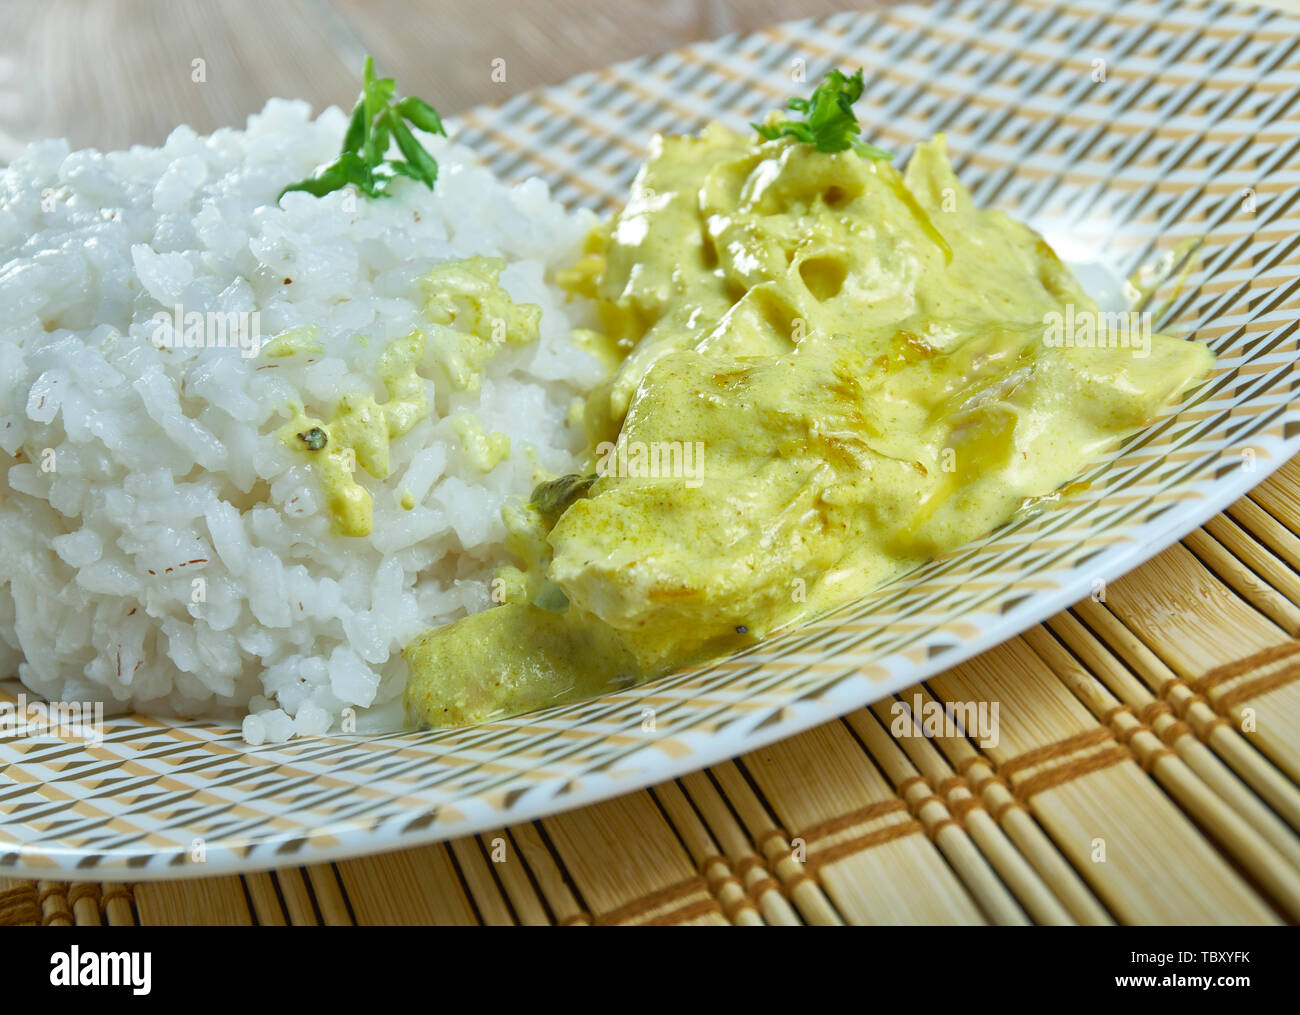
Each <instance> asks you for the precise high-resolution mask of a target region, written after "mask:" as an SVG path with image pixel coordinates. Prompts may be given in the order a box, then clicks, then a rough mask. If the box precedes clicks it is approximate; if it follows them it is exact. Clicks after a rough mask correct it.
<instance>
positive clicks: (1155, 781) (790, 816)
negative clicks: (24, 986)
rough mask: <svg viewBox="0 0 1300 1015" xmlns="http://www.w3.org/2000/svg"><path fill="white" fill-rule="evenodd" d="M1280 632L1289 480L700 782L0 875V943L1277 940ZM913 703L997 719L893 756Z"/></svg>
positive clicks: (1287, 587)
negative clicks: (459, 824)
mask: <svg viewBox="0 0 1300 1015" xmlns="http://www.w3.org/2000/svg"><path fill="white" fill-rule="evenodd" d="M1298 636H1300V458H1298V459H1294V460H1292V461H1291V462H1289V463H1288V464H1287V465H1286V466H1284V467H1283V468H1282V469H1281V470H1280V471H1279V472H1278V473H1277V474H1275V475H1274V476H1273V477H1271V478H1270V479H1269V480H1268V481H1266V482H1265V483H1264V484H1263V485H1261V486H1260V487H1258V488H1257V489H1256V490H1255V491H1254V492H1252V493H1251V495H1250V496H1249V497H1246V498H1244V499H1242V500H1241V501H1239V502H1237V503H1236V504H1234V505H1233V506H1232V507H1231V508H1229V509H1228V510H1227V511H1226V512H1225V513H1224V514H1222V515H1220V516H1218V517H1217V518H1215V519H1214V520H1213V521H1211V522H1209V523H1207V524H1206V525H1205V526H1204V527H1203V528H1201V529H1198V530H1197V531H1195V532H1194V533H1192V534H1191V535H1189V536H1188V537H1187V538H1186V539H1184V540H1183V541H1182V542H1181V543H1179V544H1176V545H1175V546H1173V547H1171V548H1170V549H1169V550H1166V551H1165V552H1164V553H1162V554H1160V555H1159V556H1158V557H1156V558H1155V559H1154V560H1152V561H1150V562H1149V563H1148V564H1146V565H1145V566H1143V567H1142V568H1139V569H1138V570H1137V571H1135V572H1133V573H1132V574H1130V575H1128V576H1126V577H1124V578H1122V579H1120V580H1118V581H1116V582H1113V583H1111V584H1110V585H1109V586H1107V587H1106V588H1104V589H1099V590H1098V591H1097V592H1095V593H1094V595H1093V596H1092V597H1090V598H1088V599H1085V600H1084V601H1082V602H1080V603H1078V604H1076V605H1075V606H1074V607H1073V608H1072V609H1070V610H1068V611H1066V612H1064V613H1061V614H1059V615H1058V616H1056V617H1054V618H1052V619H1051V620H1050V621H1048V622H1047V623H1046V624H1043V625H1041V626H1039V627H1037V628H1034V629H1032V630H1030V631H1028V632H1027V633H1025V634H1024V635H1023V636H1021V637H1019V638H1016V639H1014V640H1012V641H1010V642H1007V643H1005V644H1003V645H1001V646H999V647H998V648H996V649H993V650H992V651H990V652H987V653H985V654H984V655H982V656H979V657H978V658H976V659H973V660H971V661H970V662H968V663H965V664H963V665H961V666H958V667H956V668H954V669H951V670H948V671H947V672H945V673H943V674H941V675H939V676H937V677H935V678H933V679H932V680H929V681H927V682H926V683H925V684H924V685H918V686H917V687H915V688H910V689H909V690H907V691H905V692H903V693H902V694H901V695H899V696H898V698H897V699H886V700H885V701H882V702H879V703H877V704H876V705H874V706H872V707H871V708H865V709H861V710H859V711H857V712H855V713H853V714H851V715H849V716H847V717H846V718H844V719H843V720H840V721H838V722H833V723H828V724H826V725H824V726H821V727H818V728H816V729H813V730H811V731H809V732H807V733H804V734H801V735H799V736H796V737H793V738H791V739H789V740H786V741H783V742H781V743H777V744H774V745H772V746H770V747H767V748H764V749H762V750H759V751H756V752H754V753H752V754H747V755H744V756H743V757H740V758H736V759H734V760H732V761H729V762H726V763H725V764H722V765H719V766H716V767H714V768H712V769H709V770H708V771H704V772H697V773H694V774H691V775H688V776H686V777H684V778H682V779H678V780H675V781H672V782H666V783H662V784H661V785H658V786H655V787H653V788H651V789H649V790H644V791H641V792H638V793H633V794H630V795H628V796H624V797H620V798H618V799H615V800H611V801H608V802H606V803H602V804H597V805H594V806H591V807H587V808H584V809H581V810H578V811H573V812H570V813H567V814H560V815H556V816H553V817H549V818H545V819H543V820H541V821H537V822H533V823H531V824H524V825H516V826H513V827H510V828H505V829H500V830H497V831H493V832H489V833H485V834H483V835H479V836H474V837H471V838H465V839H459V840H456V841H453V842H450V843H446V844H440V845H434V846H426V847H421V848H419V849H413V850H406V851H403V852H398V853H390V854H386V855H381V856H372V857H365V858H361V859H356V860H347V861H342V862H339V863H333V864H322V865H318V866H313V867H300V868H286V869H283V870H277V871H274V872H270V873H261V874H252V875H247V876H243V877H222V878H212V879H206V880H191V881H170V882H154V883H142V884H137V885H118V884H96V883H66V882H45V881H41V882H22V881H11V880H4V879H0V924H32V925H40V924H44V925H46V926H60V925H72V924H75V925H77V926H87V925H99V924H108V925H125V924H170V923H189V924H199V923H203V924H207V923H219V924H274V925H282V924H380V923H417V922H418V923H425V922H433V923H448V924H514V923H518V924H575V923H581V924H589V923H595V924H646V923H653V924H685V923H711V924H726V923H734V924H762V923H771V924H799V923H810V924H837V923H999V924H1017V923H1031V922H1036V923H1049V924H1064V923H1088V924H1097V923H1144V924H1163V923H1196V924H1200V923H1252V924H1254V923H1277V922H1297V921H1300V836H1297V831H1298V830H1300V786H1298V785H1297V782H1298V781H1300V683H1297V678H1300V637H1298ZM917 695H919V696H920V697H921V700H922V702H928V701H934V700H937V701H940V702H943V701H958V702H987V703H989V704H990V706H991V705H992V703H997V705H998V733H999V737H998V742H997V744H996V746H994V745H992V744H990V745H989V746H988V747H981V746H980V744H979V743H977V742H976V741H975V740H972V739H968V738H966V737H958V736H952V737H945V736H936V737H916V736H901V737H897V736H894V735H893V734H892V733H891V726H895V725H896V722H895V717H894V716H895V712H894V703H895V701H897V700H902V701H903V702H906V703H908V704H909V705H910V704H912V703H913V702H914V700H915V697H916V696H917ZM922 714H924V712H923V713H922Z"/></svg>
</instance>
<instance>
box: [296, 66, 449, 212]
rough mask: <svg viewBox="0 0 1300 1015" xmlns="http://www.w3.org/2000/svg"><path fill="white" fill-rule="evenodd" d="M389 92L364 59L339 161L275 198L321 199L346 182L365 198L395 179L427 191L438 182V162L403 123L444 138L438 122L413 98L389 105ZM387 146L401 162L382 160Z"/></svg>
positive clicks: (388, 82) (390, 86)
mask: <svg viewBox="0 0 1300 1015" xmlns="http://www.w3.org/2000/svg"><path fill="white" fill-rule="evenodd" d="M394 91H395V82H394V80H393V79H392V78H376V77H375V61H374V58H373V57H370V56H367V57H366V65H365V69H364V70H363V72H362V88H361V95H360V96H359V97H358V99H357V104H356V106H355V107H354V108H353V110H352V118H351V119H350V120H349V121H348V129H347V133H346V134H344V135H343V150H342V151H341V152H339V157H338V158H337V159H335V160H334V161H333V162H331V163H330V164H329V165H327V166H322V167H321V168H320V169H319V170H317V171H316V175H315V176H312V177H310V178H308V179H306V180H300V181H299V182H297V183H291V184H290V185H289V186H287V187H285V188H284V190H282V191H280V197H284V195H285V194H287V193H289V191H291V190H305V191H307V193H309V194H315V195H316V196H317V197H324V196H325V195H326V194H328V193H330V192H331V191H335V190H339V189H341V188H342V187H346V186H347V185H348V184H349V183H350V184H352V185H353V186H355V187H356V188H357V189H358V190H359V191H361V193H363V194H365V195H366V196H367V197H383V196H385V195H386V194H387V193H388V187H389V185H390V184H391V183H392V182H393V181H394V180H395V179H397V178H398V177H399V176H405V177H409V178H410V179H412V180H419V181H420V182H422V183H424V184H425V185H426V186H427V187H428V188H429V189H430V190H432V189H433V184H434V181H435V180H437V179H438V163H437V162H436V161H435V160H434V158H433V156H432V155H430V154H429V153H428V152H427V151H425V150H424V146H423V145H421V144H420V142H419V141H417V140H416V139H415V135H414V134H412V133H411V128H410V127H408V126H407V124H408V123H409V124H411V125H412V126H414V127H418V128H419V129H420V130H423V131H425V132H427V133H429V134H441V135H442V136H443V137H446V136H447V132H446V131H445V130H444V129H443V126H442V118H441V117H440V116H439V115H438V111H437V110H436V109H434V108H433V107H432V106H431V105H429V104H428V103H427V102H425V101H424V100H423V99H417V98H416V97H415V96H413V95H409V96H407V97H406V98H404V99H400V100H398V101H396V102H394V101H393V92H394ZM391 141H396V142H397V148H398V151H400V152H401V153H402V158H400V159H390V158H386V156H387V155H388V148H389V143H390V142H391ZM276 200H279V198H276Z"/></svg>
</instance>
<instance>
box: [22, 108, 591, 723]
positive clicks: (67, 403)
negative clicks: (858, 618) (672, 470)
mask: <svg viewBox="0 0 1300 1015" xmlns="http://www.w3.org/2000/svg"><path fill="white" fill-rule="evenodd" d="M345 119H346V118H345V116H344V115H343V114H342V113H341V112H340V111H339V110H337V109H330V110H327V111H326V112H325V113H324V114H322V115H321V116H320V117H319V118H318V119H316V120H314V121H313V120H312V119H311V118H310V111H309V109H308V107H307V106H306V105H305V104H304V103H300V102H285V101H272V102H270V103H269V104H268V105H267V106H266V108H265V109H264V110H263V111H262V112H261V113H260V114H258V115H256V116H253V117H251V118H250V119H249V121H248V125H247V129H246V130H244V131H235V130H222V131H218V132H217V133H216V134H214V135H212V136H211V137H198V136H197V135H195V133H194V132H193V131H191V130H189V129H188V128H185V127H182V128H180V129H178V130H176V131H175V132H174V133H173V134H172V135H171V137H169V138H168V139H167V142H166V144H164V145H163V146H162V147H161V148H143V147H136V148H133V149H131V150H130V151H127V152H113V153H110V154H101V153H98V152H94V151H78V152H70V151H69V150H68V146H67V144H66V143H65V142H61V141H48V142H42V143H39V144H35V145H32V146H31V147H30V148H28V149H27V150H26V151H25V152H23V153H22V154H21V155H20V156H19V157H18V158H17V159H16V160H15V161H14V162H13V164H12V165H11V166H10V167H9V168H8V169H7V170H6V171H4V173H3V177H2V181H0V205H2V206H3V214H0V247H3V250H4V253H3V256H0V676H12V675H13V674H14V673H17V675H18V676H19V677H20V678H21V680H22V681H23V683H24V684H26V686H27V687H29V688H30V689H32V690H34V691H36V692H38V693H40V694H43V695H45V696H46V697H48V698H50V699H57V700H65V701H87V700H102V701H104V702H105V705H106V707H108V708H110V709H114V708H116V709H117V710H126V709H128V708H136V709H140V710H142V711H147V712H151V713H159V714H180V715H235V716H241V715H242V716H246V717H245V718H244V732H245V736H246V737H247V738H248V739H249V740H250V741H251V742H255V743H256V742H262V741H279V740H284V739H287V738H288V737H290V736H293V735H295V734H318V733H323V732H325V731H326V730H328V729H329V728H331V726H336V725H337V724H338V723H339V722H340V717H344V718H347V717H350V715H351V714H353V713H360V710H365V709H369V710H370V711H369V713H367V715H368V717H369V719H370V722H369V723H368V724H367V723H365V722H363V723H362V728H365V727H366V726H367V725H370V726H373V725H374V724H375V723H376V722H377V721H382V722H383V723H385V724H388V723H392V722H394V721H395V720H396V718H397V717H398V714H399V713H398V712H397V704H396V703H397V702H399V701H400V697H401V692H402V687H403V684H404V681H405V676H406V673H405V664H404V663H403V662H402V659H401V655H400V652H401V648H402V646H403V645H404V644H405V643H406V642H407V641H408V640H409V639H410V638H411V637H412V636H413V635H415V634H417V633H418V632H419V631H421V630H423V629H424V628H425V627H427V626H430V625H432V624H438V623H443V622H446V621H449V620H452V619H454V618H456V617H457V616H461V615H463V614H464V613H466V612H467V611H473V610H478V609H481V608H483V607H485V606H487V605H488V603H489V582H490V580H491V578H492V573H493V570H494V568H495V567H496V566H497V565H499V564H501V563H502V562H504V561H505V560H507V555H506V553H505V551H504V549H503V546H502V540H503V537H504V535H505V532H504V526H503V523H502V521H501V517H500V511H501V507H502V505H503V503H504V501H505V499H506V498H507V497H508V496H510V495H527V493H528V492H529V490H530V489H531V487H532V485H533V478H534V467H535V465H536V464H540V465H541V466H542V467H544V468H546V469H548V470H550V471H554V472H561V471H566V470H568V469H570V468H572V467H573V466H574V464H575V460H574V454H575V453H576V452H577V451H578V450H579V449H580V447H581V438H580V434H579V433H578V432H577V431H576V430H575V428H573V427H571V426H569V425H568V424H567V423H566V419H567V412H568V408H569V405H570V403H571V401H572V399H573V398H574V397H575V396H577V395H580V394H581V393H582V392H583V391H584V390H585V389H587V388H588V387H589V386H590V385H591V384H592V383H594V382H595V381H596V380H597V379H598V376H599V366H598V364H597V363H596V362H595V360H593V359H592V358H591V357H590V356H588V355H587V354H586V353H584V352H582V351H580V350H578V349H576V348H575V347H574V346H573V345H572V344H571V342H570V330H571V328H572V327H573V325H574V324H575V321H574V320H573V319H571V315H572V314H573V313H574V312H575V311H574V310H573V308H572V307H569V306H566V305H565V302H564V298H563V295H562V294H561V293H560V292H559V291H558V290H557V289H556V288H555V287H554V285H553V284H552V282H551V281H550V279H551V276H552V273H553V271H554V269H556V268H558V267H560V266H563V265H565V264H566V263H569V262H571V260H572V259H573V257H574V256H575V255H576V252H577V250H578V248H579V245H580V243H581V241H582V238H583V236H584V234H585V232H586V230H587V229H588V228H589V227H590V225H591V221H590V218H589V217H587V216H583V215H574V214H570V213H569V212H567V211H565V210H564V209H563V208H562V207H560V206H559V205H558V204H556V203H555V202H554V201H552V200H551V199H550V196H549V194H548V192H547V189H546V187H545V185H544V184H542V183H541V182H540V181H535V180H534V181H529V182H528V183H525V184H523V185H521V186H517V187H507V186H506V185H505V184H503V183H501V182H500V181H498V180H497V179H495V178H494V177H493V176H492V175H491V174H490V173H489V172H488V171H486V170H485V169H483V168H481V167H478V166H476V165H475V163H474V158H473V155H472V154H471V153H470V152H469V151H467V150H465V149H463V148H460V147H457V146H456V145H454V144H452V143H450V142H447V141H444V140H443V139H440V138H429V137H422V140H423V141H424V142H425V144H426V147H428V149H429V150H430V152H431V153H432V154H434V155H435V157H436V158H437V159H438V161H439V164H440V167H441V175H440V177H439V180H438V184H437V191H436V193H432V194H431V193H430V192H429V191H428V190H427V189H426V188H425V187H423V186H421V185H419V184H416V183H413V182H409V181H402V182H401V183H399V184H398V186H397V189H396V193H395V196H394V197H392V198H387V199H383V200H370V199H366V198H358V197H350V196H348V195H347V194H346V193H345V192H342V191H339V192H335V193H333V194H330V195H328V196H326V197H324V198H321V199H317V198H314V197H311V196H309V195H306V194H300V193H294V194H289V195H286V197H285V199H284V200H283V201H282V202H281V203H280V204H279V205H277V204H276V195H277V193H278V192H279V190H280V189H281V188H282V187H283V186H284V185H285V184H286V183H288V182H290V181H292V180H297V179H300V178H302V177H305V176H307V175H310V173H311V172H312V171H313V170H314V168H315V167H316V166H317V165H319V164H321V163H324V162H328V161H330V160H331V159H332V158H333V157H334V156H335V155H336V154H337V152H338V148H339V144H340V141H341V138H342V135H343V131H344V127H345ZM470 255H487V256H493V257H501V258H504V259H505V260H506V261H507V262H508V267H507V269H506V271H505V272H504V274H503V275H502V283H503V285H504V286H505V287H506V289H507V290H508V291H509V292H510V294H511V296H512V297H513V298H514V300H515V301H516V302H529V303H535V304H538V305H539V306H540V307H541V308H542V317H541V340H540V342H539V343H537V344H534V345H532V346H526V347H523V348H510V349H509V350H508V351H507V352H503V353H502V354H500V355H498V356H497V357H496V358H495V359H494V360H493V361H492V362H491V364H490V365H489V367H488V369H487V370H486V372H485V375H484V381H483V385H482V391H481V393H480V394H470V393H455V392H451V391H449V390H448V387H447V385H446V384H444V383H443V382H442V376H443V375H442V374H441V373H440V372H439V370H438V367H437V366H436V365H435V364H434V362H433V359H432V357H431V356H430V357H427V358H426V364H425V368H424V369H422V370H421V371H420V372H421V374H422V375H423V376H425V377H426V378H433V380H429V381H427V382H426V393H427V394H428V396H429V398H430V404H431V405H432V406H433V407H434V411H433V412H432V413H431V414H430V418H427V419H425V420H424V421H423V422H421V423H420V424H418V425H417V426H416V427H415V428H414V429H413V430H412V431H411V432H410V433H408V434H407V435H405V436H403V437H401V438H399V439H398V440H397V441H396V442H395V443H394V446H393V456H392V470H391V473H390V476H389V478H388V479H387V480H386V481H384V482H378V481H375V480H373V479H371V478H370V477H369V476H367V475H365V474H364V473H361V472H358V473H357V475H358V477H359V478H360V480H361V482H362V483H363V485H365V486H366V487H367V488H368V489H369V490H370V491H371V493H372V495H373V498H374V526H373V530H372V533H371V535H370V536H368V537H363V538H354V537H347V536H342V535H335V534H333V533H332V531H331V523H330V518H329V514H328V512H327V510H326V509H325V506H324V503H323V496H322V487H321V484H320V481H319V477H317V476H316V475H314V474H313V472H312V471H311V470H310V468H309V467H308V466H307V465H306V464H305V460H304V456H302V455H301V454H298V453H295V452H294V451H292V450H291V449H289V448H288V447H286V446H285V445H284V444H283V443H282V442H281V441H280V440H279V439H278V438H277V436H276V431H277V429H278V428H279V427H281V426H282V425H284V423H285V422H286V418H287V417H286V415H285V406H286V405H287V404H288V403H291V402H293V401H299V402H301V403H303V404H304V405H305V406H306V408H307V411H308V413H310V414H312V415H315V416H318V417H321V418H328V416H329V415H330V413H331V412H332V410H333V407H334V405H335V402H336V401H337V399H338V398H339V397H340V396H341V395H344V394H347V393H350V392H358V391H360V392H364V393H369V394H373V395H374V396H375V397H376V398H378V399H380V400H381V401H382V399H383V398H384V397H386V396H385V394H384V390H383V388H382V386H381V384H380V382H379V378H378V376H377V371H376V362H377V359H378V357H379V354H380V353H381V352H382V351H383V348H384V346H385V345H386V343H388V342H389V341H391V340H393V339H396V338H400V337H402V336H404V335H407V334H408V333H409V332H410V331H411V330H412V329H413V328H415V327H420V326H426V325H425V322H424V321H423V319H422V307H421V302H422V294H421V292H420V290H419V287H418V286H417V285H416V282H415V280H416V279H417V278H418V276H420V275H421V274H423V273H425V272H427V271H428V270H429V269H430V268H431V267H432V266H434V265H435V264H438V263H441V262H446V261H451V260H459V259H462V258H464V257H467V256H470ZM176 305H180V306H182V307H183V308H184V311H185V312H187V313H188V312H190V311H193V310H198V311H216V312H223V313H228V312H232V311H233V312H252V311H258V312H260V325H261V333H262V336H263V340H265V339H269V338H270V337H271V336H273V335H275V334H277V333H279V332H282V331H284V330H286V329H290V328H293V327H296V326H300V325H308V324H314V325H317V326H318V327H319V328H320V339H321V341H322V343H323V345H324V347H325V353H324V355H321V356H318V357H316V358H315V362H311V363H310V364H307V363H305V362H304V358H303V357H295V358H291V359H277V360H276V361H275V363H276V366H275V368H274V369H265V368H266V367H267V365H268V361H267V359H265V358H263V357H260V356H250V355H245V351H244V350H241V349H239V348H238V347H235V348H162V349H159V348H157V347H156V346H155V344H154V342H153V336H154V334H155V332H156V328H157V325H156V324H155V322H154V315H155V314H158V313H159V312H160V311H162V312H166V313H169V314H170V313H171V312H172V309H173V307H174V306H176ZM357 335H364V336H366V338H367V339H368V344H363V343H362V342H359V341H357V340H356V338H355V336H357ZM461 410H470V411H473V412H474V413H476V414H477V415H478V417H479V419H480V420H481V422H482V425H483V428H484V430H485V431H487V432H489V433H491V432H494V431H499V432H502V433H505V434H506V435H508V436H509V438H510V441H511V447H512V453H511V455H510V457H509V458H508V459H507V460H506V461H504V462H503V463H502V464H500V465H499V466H497V467H496V468H495V469H493V470H492V471H490V472H488V473H486V474H485V473H483V472H481V471H480V470H479V469H478V468H476V467H475V465H474V464H473V462H472V461H471V460H470V458H469V456H467V455H466V454H465V453H464V451H463V450H462V447H461V443H460V441H459V439H458V437H457V435H456V433H455V431H454V430H453V428H452V425H451V423H450V422H449V421H448V419H447V416H448V415H449V414H450V413H452V412H455V411H461ZM529 447H531V448H533V449H535V455H536V461H534V460H533V458H532V456H531V455H530V454H529V452H528V450H527V449H528V448H529ZM407 491H409V492H410V493H411V494H412V495H413V496H414V499H415V502H416V503H415V507H414V508H413V509H411V510H405V509H404V508H403V507H402V506H401V503H400V500H401V496H402V494H403V493H405V492H407ZM196 562H197V563H196ZM197 578H201V579H202V582H199V583H197V584H196V582H195V579H197ZM198 588H202V590H203V596H202V598H204V599H205V600H206V601H200V602H195V598H196V594H195V590H196V589H198ZM348 710H352V712H349V711H348ZM250 713H251V714H250ZM345 725H346V724H345Z"/></svg>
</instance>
